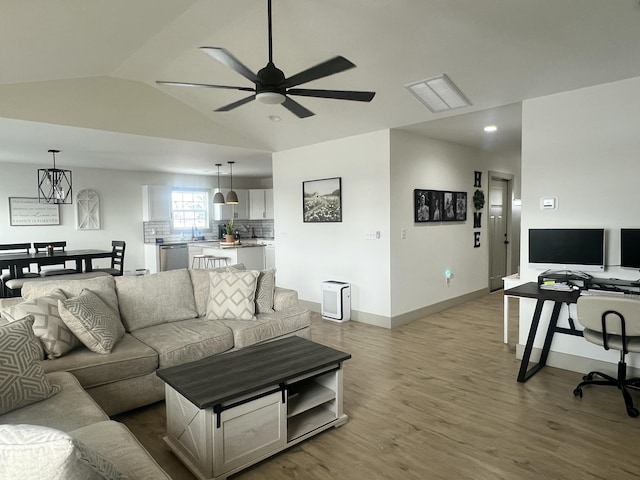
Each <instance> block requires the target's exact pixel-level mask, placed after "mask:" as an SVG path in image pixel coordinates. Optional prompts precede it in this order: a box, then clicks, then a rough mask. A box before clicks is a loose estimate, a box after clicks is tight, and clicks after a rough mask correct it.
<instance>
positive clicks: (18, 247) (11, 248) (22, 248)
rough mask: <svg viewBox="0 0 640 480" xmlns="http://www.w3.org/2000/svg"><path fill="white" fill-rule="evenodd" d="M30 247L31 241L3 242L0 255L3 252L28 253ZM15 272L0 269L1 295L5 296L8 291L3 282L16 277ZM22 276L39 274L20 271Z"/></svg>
mask: <svg viewBox="0 0 640 480" xmlns="http://www.w3.org/2000/svg"><path fill="white" fill-rule="evenodd" d="M30 249H31V243H3V244H0V255H2V254H5V253H7V254H8V253H29V250H30ZM16 273H17V272H12V271H10V270H9V269H5V270H2V272H0V287H1V288H2V296H3V297H7V296H8V293H9V292H8V291H7V287H6V285H5V283H6V282H7V280H11V279H12V278H15V277H16ZM22 276H23V277H39V276H40V275H39V274H37V273H32V272H29V271H25V270H24V269H23V271H22Z"/></svg>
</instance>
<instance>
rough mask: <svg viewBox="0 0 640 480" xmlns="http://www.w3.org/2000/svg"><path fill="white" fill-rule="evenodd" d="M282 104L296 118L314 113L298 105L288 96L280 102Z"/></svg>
mask: <svg viewBox="0 0 640 480" xmlns="http://www.w3.org/2000/svg"><path fill="white" fill-rule="evenodd" d="M282 106H283V107H284V108H286V109H287V110H289V111H290V112H291V113H293V114H294V115H295V116H296V117H298V118H307V117H311V116H313V115H315V113H313V112H312V111H311V110H307V109H306V108H305V107H303V106H302V105H300V104H299V103H298V102H296V101H295V100H292V99H290V98H289V97H287V98H286V100H285V101H284V102H283V103H282Z"/></svg>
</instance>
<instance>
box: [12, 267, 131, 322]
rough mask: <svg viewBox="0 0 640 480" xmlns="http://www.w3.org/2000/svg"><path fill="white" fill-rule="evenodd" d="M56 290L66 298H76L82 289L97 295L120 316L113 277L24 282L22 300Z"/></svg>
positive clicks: (48, 293)
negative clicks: (61, 292) (60, 291)
mask: <svg viewBox="0 0 640 480" xmlns="http://www.w3.org/2000/svg"><path fill="white" fill-rule="evenodd" d="M56 288H59V289H60V290H62V291H63V292H64V294H65V295H66V296H67V298H71V297H77V296H78V295H80V292H82V290H83V289H84V288H87V289H89V290H91V291H92V292H93V293H95V294H96V295H98V296H99V297H100V298H101V299H102V301H103V302H104V303H106V304H107V305H109V307H110V308H111V309H112V310H113V311H114V312H116V313H117V314H118V315H120V312H119V310H118V296H117V295H116V287H115V281H114V280H113V277H112V276H110V275H108V276H106V277H95V278H85V279H81V280H62V279H58V280H47V281H41V282H26V283H25V284H24V286H23V287H22V298H24V299H26V300H31V299H32V298H38V297H42V296H44V295H50V294H51V292H53V291H54V290H55V289H56Z"/></svg>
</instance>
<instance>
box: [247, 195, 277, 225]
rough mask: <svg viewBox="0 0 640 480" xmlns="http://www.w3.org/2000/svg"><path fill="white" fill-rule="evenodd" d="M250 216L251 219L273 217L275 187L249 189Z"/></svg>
mask: <svg viewBox="0 0 640 480" xmlns="http://www.w3.org/2000/svg"><path fill="white" fill-rule="evenodd" d="M249 218H250V219H251V220H265V219H271V218H273V189H252V190H249Z"/></svg>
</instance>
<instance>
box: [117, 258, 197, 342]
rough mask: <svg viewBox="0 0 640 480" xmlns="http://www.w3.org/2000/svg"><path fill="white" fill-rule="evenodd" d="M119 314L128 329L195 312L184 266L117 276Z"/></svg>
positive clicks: (195, 315)
mask: <svg viewBox="0 0 640 480" xmlns="http://www.w3.org/2000/svg"><path fill="white" fill-rule="evenodd" d="M116 291H117V292H118V300H119V303H120V315H121V317H122V323H124V326H125V328H126V330H127V332H133V331H135V330H138V329H141V328H146V327H151V326H153V325H160V324H162V323H167V322H174V321H176V320H185V319H187V318H195V317H197V316H198V311H197V310H196V301H195V298H194V296H193V286H192V284H191V278H190V277H189V272H188V271H187V270H186V269H184V268H183V269H180V270H169V271H167V272H160V273H154V274H153V275H137V276H122V277H116Z"/></svg>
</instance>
